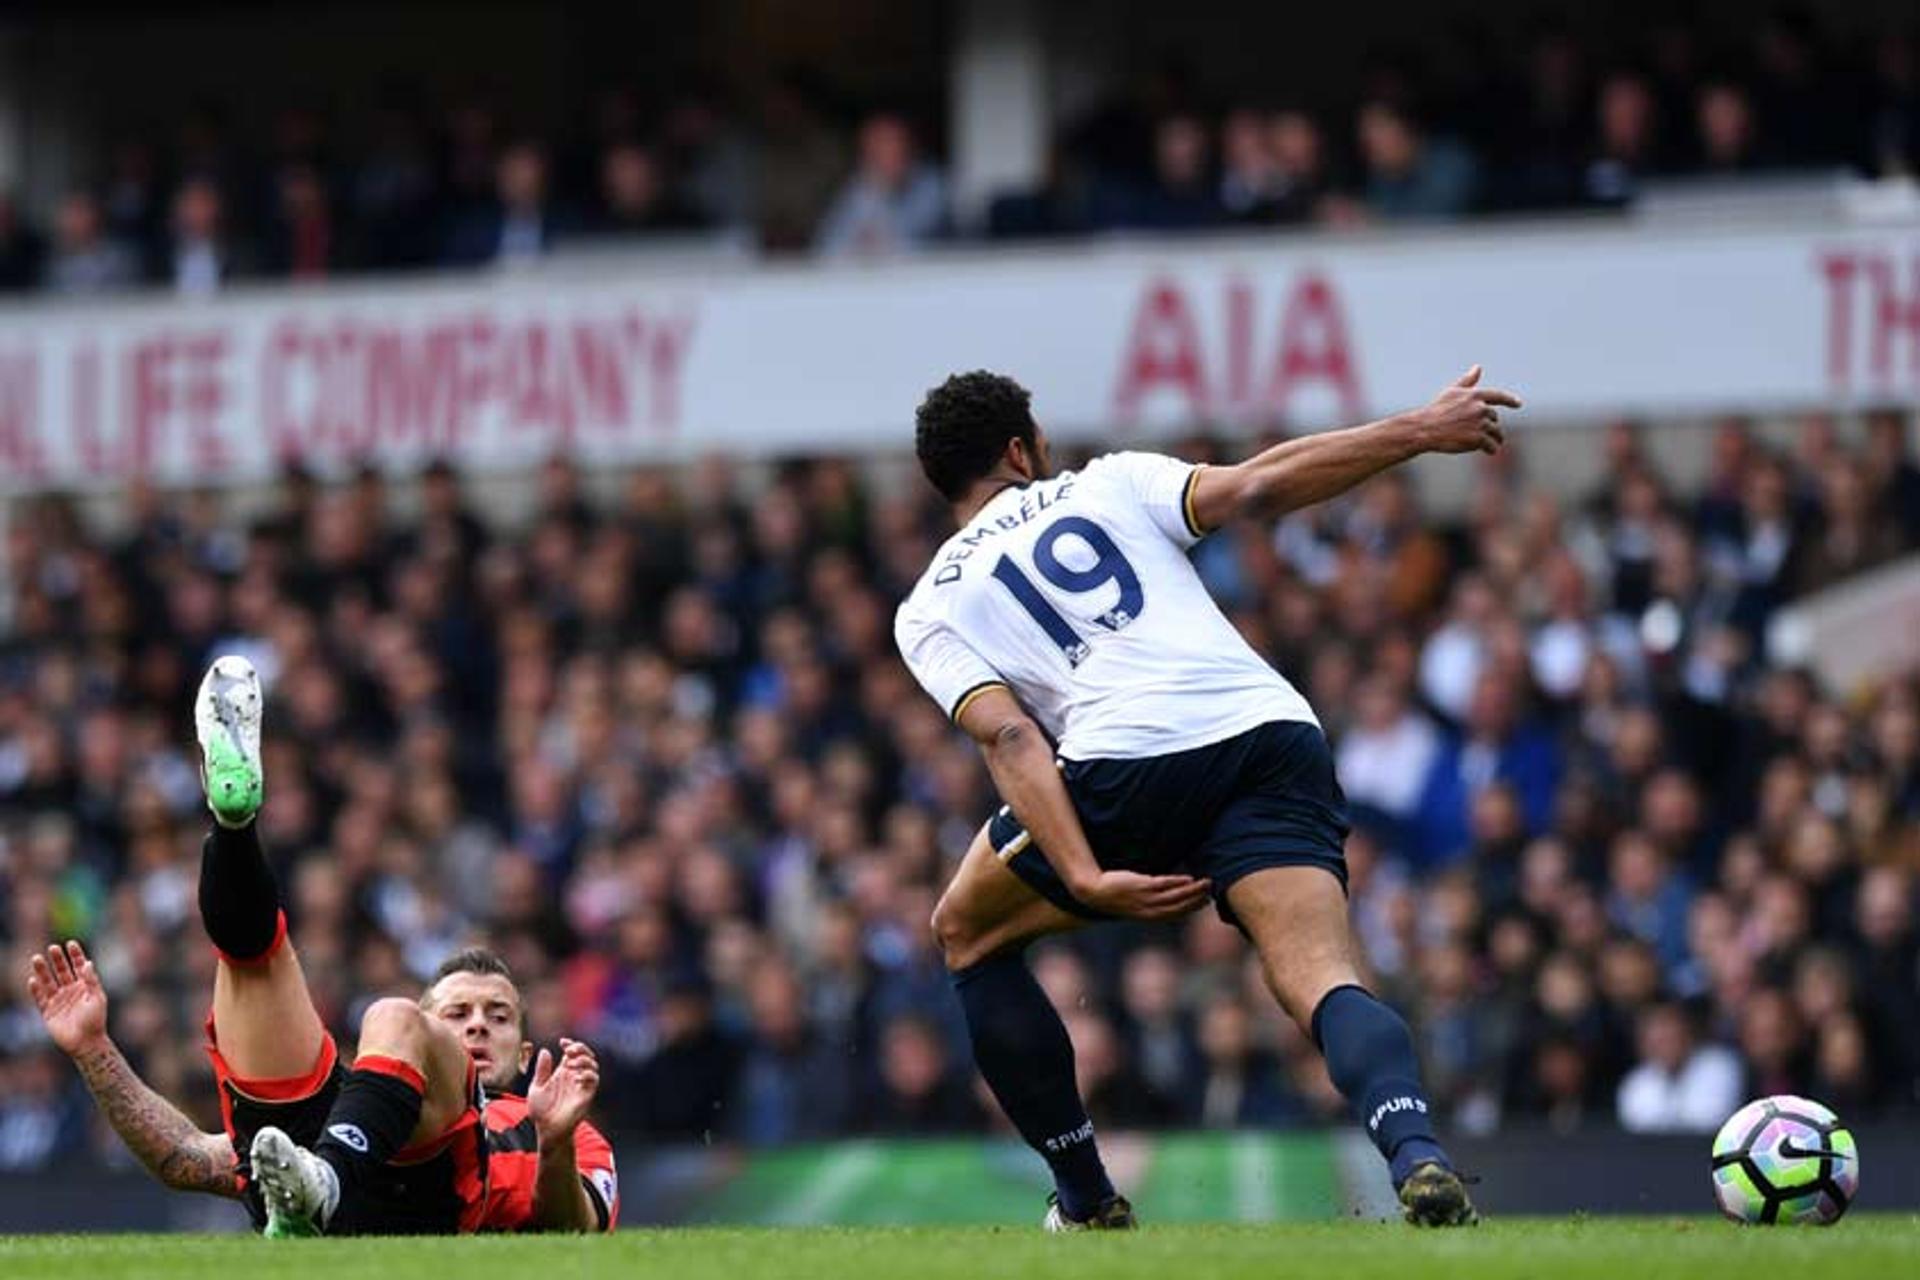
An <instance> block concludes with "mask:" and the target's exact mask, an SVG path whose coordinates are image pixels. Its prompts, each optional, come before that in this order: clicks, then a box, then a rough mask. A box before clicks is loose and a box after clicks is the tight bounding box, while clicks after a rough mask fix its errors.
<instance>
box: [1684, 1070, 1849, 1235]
mask: <svg viewBox="0 0 1920 1280" xmlns="http://www.w3.org/2000/svg"><path fill="white" fill-rule="evenodd" d="M1859 1187H1860V1150H1859V1148H1858V1147H1857V1146H1856V1145H1855V1144H1854V1141H1853V1134H1852V1133H1850V1132H1849V1131H1848V1130H1847V1128H1846V1127H1845V1126H1844V1125H1842V1124H1841V1123H1840V1119H1839V1117H1838V1116H1836V1115H1834V1114H1833V1112H1831V1111H1829V1110H1827V1109H1826V1108H1825V1107H1823V1106H1821V1105H1820V1104H1819V1103H1817V1102H1813V1101H1810V1100H1808V1099H1806V1098H1796V1097H1793V1096H1792V1095H1790V1094H1781V1095H1779V1096H1776V1097H1772V1098H1760V1099H1758V1100H1756V1101H1753V1102H1749V1103H1748V1104H1747V1105H1746V1106H1744V1107H1742V1108H1740V1109H1739V1110H1738V1111H1736V1112H1734V1113H1733V1116H1732V1118H1731V1119H1729V1120H1728V1121H1727V1122H1726V1123H1725V1124H1724V1125H1722V1126H1721V1127H1720V1134H1719V1136H1718V1137H1716V1138H1715V1139H1714V1140H1713V1194H1714V1198H1715V1199H1716V1200H1718V1201H1719V1202H1720V1212H1722V1213H1724V1214H1726V1215H1727V1216H1728V1217H1729V1218H1732V1219H1733V1220H1734V1221H1735V1222H1741V1223H1747V1224H1750V1225H1767V1226H1772V1225H1774V1224H1795V1225H1805V1226H1821V1227H1824V1226H1831V1225H1832V1224H1833V1223H1835V1222H1838V1221H1839V1220H1840V1215H1841V1214H1843V1213H1845V1212H1846V1211H1847V1205H1848V1204H1850V1203H1851V1202H1852V1200H1853V1193H1854V1192H1855V1191H1857V1190H1858V1189H1859Z"/></svg>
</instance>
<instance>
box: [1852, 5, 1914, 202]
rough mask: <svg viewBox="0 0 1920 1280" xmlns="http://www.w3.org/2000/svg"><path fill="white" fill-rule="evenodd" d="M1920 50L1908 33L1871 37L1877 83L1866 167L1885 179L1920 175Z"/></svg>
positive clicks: (1871, 91) (1870, 103) (1869, 122)
mask: <svg viewBox="0 0 1920 1280" xmlns="http://www.w3.org/2000/svg"><path fill="white" fill-rule="evenodd" d="M1917 55H1920V51H1917V50H1916V46H1915V42H1914V37H1913V35H1912V34H1911V33H1908V32H1904V31H1889V32H1883V33H1881V35H1880V36H1879V37H1878V38H1877V39H1875V40H1874V41H1873V85H1872V87H1871V88H1870V89H1869V90H1868V106H1867V112H1866V130H1865V138H1864V143H1865V145H1864V148H1863V150H1864V152H1865V160H1866V164H1867V169H1868V171H1869V172H1870V173H1877V174H1879V175H1880V176H1882V177H1887V178H1895V177H1901V176H1906V177H1913V176H1914V175H1915V174H1920V56H1917Z"/></svg>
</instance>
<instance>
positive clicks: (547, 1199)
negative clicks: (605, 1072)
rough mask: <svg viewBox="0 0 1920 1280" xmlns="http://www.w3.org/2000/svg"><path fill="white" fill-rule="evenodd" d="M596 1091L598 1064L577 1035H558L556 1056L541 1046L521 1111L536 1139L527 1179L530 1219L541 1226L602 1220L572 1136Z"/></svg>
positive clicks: (591, 1227)
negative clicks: (536, 1158) (535, 1158)
mask: <svg viewBox="0 0 1920 1280" xmlns="http://www.w3.org/2000/svg"><path fill="white" fill-rule="evenodd" d="M599 1091H600V1063H599V1061H598V1060H597V1059H596V1058H595V1057H594V1054H593V1050H592V1049H591V1048H589V1047H588V1046H586V1045H584V1044H582V1043H580V1041H578V1040H562V1041H561V1042H560V1057H559V1059H558V1060H556V1059H555V1058H554V1056H553V1053H552V1051H551V1050H548V1049H542V1050H541V1051H540V1055H539V1056H538V1057H537V1058H535V1059H534V1063H533V1083H532V1085H531V1086H530V1087H529V1088H528V1089H527V1112H528V1114H529V1115H531V1116H532V1117H533V1130H534V1133H535V1135H536V1136H537V1137H538V1138H539V1142H540V1166H539V1169H538V1172H537V1173H536V1175H535V1177H534V1183H533V1224H534V1226H535V1227H537V1228H538V1229H540V1230H542V1231H602V1230H605V1229H607V1227H608V1226H610V1225H611V1218H610V1216H609V1217H608V1218H606V1219H603V1218H602V1216H601V1214H600V1211H599V1210H598V1209H597V1208H595V1206H594V1202H593V1198H592V1193H591V1192H589V1191H588V1189H587V1185H588V1184H587V1176H586V1174H585V1173H584V1172H583V1171H582V1169H581V1167H580V1152H579V1146H578V1143H577V1141H576V1135H577V1134H578V1131H579V1128H580V1122H581V1121H583V1120H585V1119H586V1117H587V1108H588V1107H590V1106H592V1105H593V1098H594V1095H595V1094H596V1093H598V1092H599Z"/></svg>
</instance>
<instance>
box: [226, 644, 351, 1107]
mask: <svg viewBox="0 0 1920 1280" xmlns="http://www.w3.org/2000/svg"><path fill="white" fill-rule="evenodd" d="M261 712H262V696H261V690H260V678H259V676H258V675H257V674H256V673H255V672H254V669H253V665H252V664H251V663H249V662H248V661H247V660H246V659H244V658H241V657H237V656H233V655H228V656H225V657H221V658H218V659H216V660H215V661H214V663H213V665H212V666H211V667H209V668H208V670H207V674H206V676H205V678H204V679H203V680H202V681H201V684H200V691H199V694H198V696H197V697H196V699H195V702H194V727H195V730H196V733H197V736H198V738H199V743H200V755H201V781H202V785H203V786H204V788H205V790H206V796H207V808H208V809H209V810H210V811H211V812H212V814H213V819H214V827H213V830H212V831H211V832H210V833H209V834H208V836H207V839H206V843H205V845H204V847H203V849H202V851H201V864H200V915H201V920H202V922H203V923H204V925H205V926H206V930H207V935H208V937H209V938H210V939H211V940H212V942H213V944H214V948H215V950H216V952H217V953H218V955H219V963H218V964H217V965H216V966H215V969H214V981H213V1037H214V1047H215V1048H216V1049H217V1050H218V1052H219V1054H220V1056H221V1057H222V1058H223V1059H224V1060H225V1063H226V1067H227V1069H228V1070H229V1071H230V1072H231V1073H232V1075H233V1076H234V1077H235V1080H236V1084H237V1085H238V1086H239V1087H241V1088H243V1089H244V1088H245V1087H246V1086H247V1085H248V1084H252V1085H254V1086H255V1087H256V1088H258V1087H261V1086H265V1087H266V1091H267V1092H269V1093H275V1092H278V1091H279V1090H278V1089H277V1086H280V1085H283V1084H285V1083H286V1082H289V1081H297V1080H301V1079H305V1078H308V1077H311V1076H313V1075H314V1074H315V1072H316V1070H317V1069H318V1068H317V1066H316V1064H317V1063H318V1062H319V1061H320V1059H321V1058H322V1056H323V1054H324V1053H325V1052H326V1051H327V1047H328V1046H327V1033H326V1027H325V1026H324V1025H323V1024H322V1022H321V1020H320V1015H319V1013H318V1011H316V1010H315V1009H314V1007H313V999H312V997H311V996H310V995H309V994H308V991H307V980H306V975H305V974H304V973H303V972H302V971H301V969H300V961H299V958H298V957H297V956H295V955H294V952H293V947H292V946H291V945H290V944H289V943H288V941H287V937H286V919H285V916H284V915H283V914H282V913H281V910H280V892H279V886H278V885H277V884H276V883H275V880H274V876H273V872H272V870H271V868H269V867H268V865H267V861H266V856H265V853H264V852H263V851H262V849H261V847H260V838H259V834H258V832H257V830H256V828H255V819H256V818H257V817H258V815H259V812H260V806H261V804H262V803H263V801H264V799H265V792H266V779H265V775H264V770H263V769H262V767H261V760H260V722H261Z"/></svg>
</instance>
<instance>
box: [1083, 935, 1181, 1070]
mask: <svg viewBox="0 0 1920 1280" xmlns="http://www.w3.org/2000/svg"><path fill="white" fill-rule="evenodd" d="M1179 966H1180V961H1179V959H1178V957H1177V956H1176V955H1175V954H1174V953H1173V952H1171V951H1169V950H1166V949H1165V948H1162V947H1146V948H1143V949H1142V950H1139V951H1136V952H1134V953H1133V954H1132V955H1130V956H1128V957H1127V961H1126V965H1125V968H1124V969H1123V971H1122V974H1121V991H1120V997H1121V1012H1122V1013H1123V1015H1124V1017H1125V1023H1124V1027H1125V1035H1124V1040H1125V1048H1126V1057H1127V1060H1128V1061H1129V1062H1131V1063H1133V1064H1134V1067H1135V1069H1136V1070H1137V1071H1138V1072H1139V1075H1140V1078H1141V1080H1142V1082H1143V1083H1144V1084H1145V1086H1146V1087H1147V1088H1149V1089H1151V1090H1153V1091H1154V1092H1155V1093H1156V1094H1158V1095H1159V1096H1160V1097H1161V1098H1171V1099H1183V1098H1190V1097H1192V1096H1194V1089H1195V1087H1196V1084H1197V1082H1198V1080H1199V1077H1200V1072H1201V1063H1200V1047H1199V1045H1198V1044H1197V1043H1196V1042H1195V1040H1194V1035H1193V1025H1192V1019H1191V1018H1190V1016H1189V1014H1188V1010H1187V1009H1186V1008H1185V1006H1184V1005H1183V1003H1182V1001H1181V991H1180V967H1179ZM1075 1043H1076V1044H1077V1043H1078V1042H1077V1041H1076V1042H1075Z"/></svg>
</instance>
